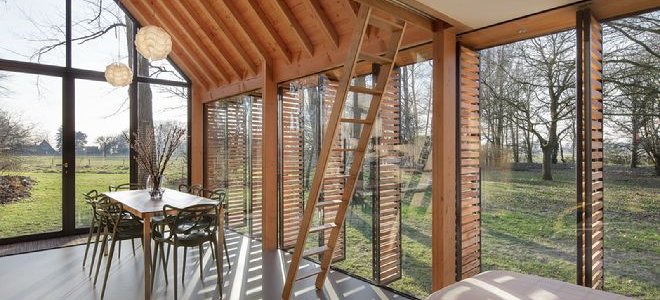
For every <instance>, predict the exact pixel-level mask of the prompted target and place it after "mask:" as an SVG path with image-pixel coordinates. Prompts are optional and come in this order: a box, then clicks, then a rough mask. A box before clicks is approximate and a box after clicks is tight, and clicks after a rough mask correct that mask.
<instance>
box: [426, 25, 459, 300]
mask: <svg viewBox="0 0 660 300" xmlns="http://www.w3.org/2000/svg"><path fill="white" fill-rule="evenodd" d="M457 109H458V108H457V105H456V32H455V30H454V28H451V27H448V26H444V24H440V26H438V28H437V30H436V32H435V33H434V34H433V110H432V113H433V124H432V125H431V133H432V134H431V135H432V136H433V149H434V151H433V153H432V164H433V175H432V177H433V178H432V179H433V190H432V194H433V197H432V205H431V206H432V218H431V219H432V222H431V236H432V237H433V238H432V241H431V244H432V247H431V248H432V259H431V261H432V262H433V263H432V265H433V268H432V270H431V272H432V282H433V287H432V290H433V291H436V290H439V289H441V288H443V287H445V286H447V285H449V284H452V283H453V282H454V281H455V280H456V201H458V199H457V197H456V159H457V158H456V155H457V154H458V153H456V130H457V124H456V122H457V121H458V120H457V119H456V118H457V117H456V116H457V111H456V110H457Z"/></svg>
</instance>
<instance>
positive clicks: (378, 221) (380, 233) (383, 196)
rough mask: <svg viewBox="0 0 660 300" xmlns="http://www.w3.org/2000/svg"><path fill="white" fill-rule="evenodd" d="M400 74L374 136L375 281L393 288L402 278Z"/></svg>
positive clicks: (382, 107)
mask: <svg viewBox="0 0 660 300" xmlns="http://www.w3.org/2000/svg"><path fill="white" fill-rule="evenodd" d="M399 81H400V78H399V73H398V72H396V71H393V72H392V76H391V78H390V80H389V82H388V86H387V88H386V89H385V94H383V98H382V100H381V104H380V111H379V113H378V119H377V122H379V125H380V126H379V127H376V130H375V131H374V133H373V136H375V137H377V139H376V140H377V141H378V147H376V148H377V149H378V150H377V154H378V163H377V168H378V172H377V179H376V181H375V182H376V186H375V193H376V197H375V199H374V203H373V206H374V208H373V213H374V217H373V226H374V233H373V243H374V247H373V250H374V252H373V259H374V264H373V266H374V269H373V270H374V279H375V280H376V282H377V283H378V284H389V283H391V282H393V281H395V280H397V279H399V278H401V255H402V252H401V187H400V182H401V169H400V161H401V153H400V151H399V149H398V148H399V147H398V146H399V145H401V139H400V134H401V114H400V111H401V110H400V107H401V106H400V102H399Z"/></svg>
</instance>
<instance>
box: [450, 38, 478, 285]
mask: <svg viewBox="0 0 660 300" xmlns="http://www.w3.org/2000/svg"><path fill="white" fill-rule="evenodd" d="M459 56H460V61H459V66H458V67H459V73H460V74H459V82H460V86H459V93H460V94H459V119H460V126H459V129H458V131H459V132H458V141H457V142H458V147H459V149H458V150H459V153H460V161H459V168H458V171H459V174H458V175H459V176H457V178H458V187H457V190H458V191H459V193H458V197H459V201H458V203H457V208H456V212H457V222H456V228H457V237H456V241H457V255H456V257H457V261H456V268H457V272H456V275H457V280H461V279H462V278H468V277H471V276H474V275H476V274H478V273H479V272H480V271H481V200H480V199H481V175H480V172H481V167H480V164H479V149H480V134H479V54H478V53H477V52H475V51H473V50H471V49H468V48H465V47H462V46H461V47H460V53H459Z"/></svg>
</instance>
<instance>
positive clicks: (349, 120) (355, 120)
mask: <svg viewBox="0 0 660 300" xmlns="http://www.w3.org/2000/svg"><path fill="white" fill-rule="evenodd" d="M340 121H341V122H344V123H355V124H372V123H373V122H369V121H367V120H365V119H348V118H341V120H340Z"/></svg>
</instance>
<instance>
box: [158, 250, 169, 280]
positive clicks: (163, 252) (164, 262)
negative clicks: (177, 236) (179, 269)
mask: <svg viewBox="0 0 660 300" xmlns="http://www.w3.org/2000/svg"><path fill="white" fill-rule="evenodd" d="M159 247H160V260H161V262H162V264H163V274H165V285H167V284H168V282H167V260H166V259H165V247H164V246H163V243H160V245H159Z"/></svg>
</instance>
